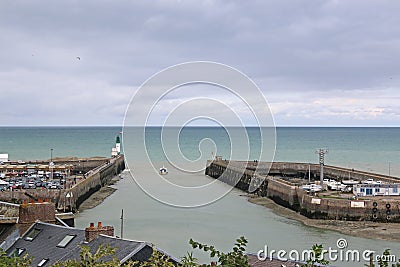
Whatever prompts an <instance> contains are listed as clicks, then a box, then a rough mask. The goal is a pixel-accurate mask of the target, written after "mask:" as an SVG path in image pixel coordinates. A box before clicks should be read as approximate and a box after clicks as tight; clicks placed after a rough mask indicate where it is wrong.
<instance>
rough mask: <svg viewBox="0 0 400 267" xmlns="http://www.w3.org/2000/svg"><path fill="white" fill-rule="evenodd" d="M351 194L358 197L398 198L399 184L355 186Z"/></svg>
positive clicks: (399, 193) (399, 192)
mask: <svg viewBox="0 0 400 267" xmlns="http://www.w3.org/2000/svg"><path fill="white" fill-rule="evenodd" d="M353 194H354V195H356V196H359V197H368V196H399V195H400V184H356V185H354V186H353Z"/></svg>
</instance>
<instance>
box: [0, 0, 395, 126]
mask: <svg viewBox="0 0 400 267" xmlns="http://www.w3.org/2000/svg"><path fill="white" fill-rule="evenodd" d="M399 11H400V2H398V1H381V2H379V3H378V2H375V1H361V0H358V1H339V0H337V1H322V0H321V1H305V0H304V1H290V2H286V1H278V0H276V1H211V0H210V1H128V0H121V1H56V2H55V1H40V2H32V1H29V2H26V1H2V2H1V3H0V25H1V27H0V43H1V47H0V93H1V97H2V99H0V103H1V105H2V107H5V108H6V109H7V110H13V109H10V108H8V107H11V104H9V103H15V102H16V101H23V102H24V107H23V108H21V109H20V110H19V111H9V112H8V113H7V115H3V116H2V117H1V118H0V122H1V123H3V124H13V123H16V124H24V123H25V120H22V119H21V118H22V117H23V116H22V115H21V114H24V112H28V113H27V114H29V117H30V118H27V119H26V120H29V121H33V122H34V123H36V124H43V121H45V123H44V124H52V123H54V121H55V120H57V121H60V122H61V124H63V122H65V124H103V123H114V124H115V123H116V124H120V123H121V121H122V114H123V113H124V109H125V107H124V106H125V105H126V104H127V103H128V102H129V99H130V98H131V95H132V94H133V92H134V91H135V89H136V88H137V87H138V86H139V85H140V84H141V83H142V82H144V81H145V80H146V79H147V78H148V77H149V76H151V75H152V74H154V73H155V72H157V71H159V70H161V69H163V68H165V67H168V66H170V65H173V64H177V63H181V62H185V61H190V60H211V61H219V62H222V63H226V64H230V65H232V66H234V67H236V68H238V69H240V70H242V71H244V72H245V73H246V74H248V75H249V76H250V77H251V78H253V79H254V80H255V81H256V82H257V84H258V85H259V86H260V88H261V89H262V90H263V91H264V93H265V94H266V96H267V98H268V99H269V100H270V101H271V102H272V103H274V104H275V106H277V105H285V102H287V101H289V102H290V103H295V102H296V101H297V102H298V103H301V102H304V103H308V102H309V101H310V99H314V98H315V97H317V98H324V97H325V98H330V97H332V96H346V95H348V96H349V97H354V96H353V95H352V93H351V92H356V93H358V92H359V91H362V94H365V96H368V97H369V99H374V98H379V95H376V94H377V93H380V94H384V95H386V94H388V93H390V94H391V95H392V97H400V96H399V93H398V92H399V90H396V89H398V88H399V86H400V74H399V73H398V70H399V69H400V28H399V27H397V25H400V17H399V16H398V14H399V13H400V12H399ZM77 56H79V57H81V60H77V58H76V57H77ZM393 88H395V89H394V90H393ZM111 92H112V93H111ZM382 92H383V93H382ZM49 97H52V98H53V99H62V100H63V101H61V102H59V103H58V104H57V108H56V109H54V107H53V106H52V105H53V104H51V103H52V101H49V100H48V98H49ZM88 102H92V103H94V104H88ZM49 103H50V104H49ZM38 106H40V108H38ZM368 106H369V107H370V108H374V107H375V108H376V107H380V106H382V103H381V101H377V102H372V101H371V102H368ZM390 106H391V107H392V109H395V107H393V104H391V105H390ZM296 108H297V107H295V105H292V107H289V106H288V109H282V111H280V112H278V114H277V122H278V123H282V124H290V123H294V124H296V121H295V120H292V119H288V118H293V116H294V115H291V114H296V112H297V110H296ZM316 108H317V109H322V108H323V106H318V105H317V106H316ZM51 109H52V110H53V111H54V112H53V113H52V114H54V115H53V116H54V119H51V118H49V117H48V115H47V114H49V113H50V112H49V111H50V110H51ZM67 110H69V112H67ZM107 110H109V111H110V112H109V113H107ZM340 110H341V109H340ZM29 111H32V112H29ZM98 112H102V114H103V115H102V116H97V117H96V115H95V114H97V113H98ZM302 112H304V113H305V114H307V113H308V112H312V109H311V108H310V109H308V110H304V111H302ZM343 112H344V113H343V114H341V113H340V112H339V113H338V112H336V113H335V112H333V111H332V113H331V114H330V115H329V114H328V115H327V114H325V115H324V114H321V118H318V119H317V118H315V119H314V121H313V123H316V124H318V123H321V124H327V123H328V124H329V122H330V121H332V122H334V123H337V124H340V122H341V121H343V123H344V124H347V123H352V122H353V123H354V124H357V123H359V121H357V119H354V118H353V119H349V118H348V117H347V116H346V114H347V113H346V112H351V111H349V110H344V111H343ZM17 114H19V115H17ZM68 114H72V115H73V116H69V115H68ZM334 114H336V115H334ZM103 118H106V120H107V122H104V120H103ZM326 118H329V121H327V120H326ZM398 122H399V121H398V120H390V123H391V124H394V125H396V124H398ZM360 123H364V122H360ZM371 123H377V122H376V120H375V119H371ZM385 123H386V122H385Z"/></svg>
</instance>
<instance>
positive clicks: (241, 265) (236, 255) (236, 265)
mask: <svg viewBox="0 0 400 267" xmlns="http://www.w3.org/2000/svg"><path fill="white" fill-rule="evenodd" d="M189 243H190V245H192V247H193V248H198V249H201V250H203V251H205V252H208V253H210V257H211V258H215V257H216V258H217V259H218V262H217V263H211V264H209V265H201V266H215V265H218V266H225V267H250V265H249V259H248V257H247V255H246V254H245V252H246V246H247V243H248V242H247V240H246V238H244V237H243V236H242V237H240V238H238V239H236V243H235V245H234V247H233V249H232V251H231V252H228V253H223V252H220V251H219V250H217V249H215V247H214V246H208V245H203V244H201V243H199V242H196V241H193V240H192V239H190V241H189ZM186 266H200V265H186Z"/></svg>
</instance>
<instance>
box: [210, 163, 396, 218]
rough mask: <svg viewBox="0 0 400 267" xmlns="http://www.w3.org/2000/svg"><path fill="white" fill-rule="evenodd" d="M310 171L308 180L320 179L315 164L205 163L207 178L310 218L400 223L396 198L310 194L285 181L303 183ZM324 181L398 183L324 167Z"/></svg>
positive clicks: (317, 167)
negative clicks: (371, 179)
mask: <svg viewBox="0 0 400 267" xmlns="http://www.w3.org/2000/svg"><path fill="white" fill-rule="evenodd" d="M257 167H258V168H257ZM256 168H257V169H256ZM309 170H310V177H311V178H312V179H313V180H319V175H320V173H319V172H320V170H319V165H318V164H309V163H290V162H273V163H270V162H243V161H225V160H218V161H209V162H207V168H206V175H209V176H211V177H213V178H216V179H220V180H221V181H222V182H225V183H227V184H230V185H233V186H235V187H237V188H238V189H241V190H243V191H245V192H249V189H250V191H251V193H252V194H255V195H257V196H260V197H268V198H270V199H272V200H273V201H274V202H275V203H277V204H279V205H281V206H284V207H287V208H290V209H292V210H294V211H296V212H299V213H300V214H302V215H304V216H306V217H308V218H312V219H324V220H349V221H375V222H400V197H399V196H379V197H363V198H354V197H353V195H352V194H346V195H339V194H338V195H337V196H336V195H334V194H331V195H325V194H323V193H316V194H311V193H308V192H306V191H305V190H303V189H302V188H301V187H300V186H299V185H298V184H296V183H292V182H291V180H290V179H288V178H290V177H292V178H296V179H298V180H299V179H300V180H301V179H303V180H306V179H304V178H305V177H307V178H308V175H309V174H308V172H309ZM324 178H327V179H336V180H348V179H353V180H359V181H363V180H366V179H369V178H373V179H376V180H381V181H384V182H387V183H400V179H399V178H396V177H391V176H386V175H380V174H376V173H369V172H364V171H358V170H354V169H346V168H341V167H336V166H325V167H324ZM254 188H256V189H255V190H254V191H253V190H252V189H254Z"/></svg>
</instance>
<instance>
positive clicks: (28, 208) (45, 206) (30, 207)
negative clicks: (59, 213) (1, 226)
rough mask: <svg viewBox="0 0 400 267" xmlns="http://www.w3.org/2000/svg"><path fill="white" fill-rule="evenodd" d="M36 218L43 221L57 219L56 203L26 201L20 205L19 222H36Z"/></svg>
mask: <svg viewBox="0 0 400 267" xmlns="http://www.w3.org/2000/svg"><path fill="white" fill-rule="evenodd" d="M36 220H40V221H42V222H55V221H56V207H55V205H54V203H50V202H42V203H28V202H27V201H24V203H23V204H21V205H20V206H19V220H18V222H19V223H34V222H35V221H36Z"/></svg>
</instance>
